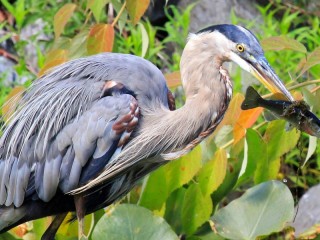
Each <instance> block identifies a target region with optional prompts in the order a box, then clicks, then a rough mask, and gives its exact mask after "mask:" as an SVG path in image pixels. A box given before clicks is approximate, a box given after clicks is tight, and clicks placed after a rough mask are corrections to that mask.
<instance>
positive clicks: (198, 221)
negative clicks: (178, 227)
mask: <svg viewBox="0 0 320 240" xmlns="http://www.w3.org/2000/svg"><path fill="white" fill-rule="evenodd" d="M211 213H212V201H211V197H210V195H204V194H202V192H201V189H200V186H199V185H198V184H197V183H194V184H191V185H190V186H189V188H188V189H187V191H186V193H185V197H184V201H183V205H182V214H181V216H182V219H181V220H182V228H183V231H184V232H185V233H186V234H187V235H191V234H192V233H194V232H195V231H196V230H197V229H198V227H200V226H201V225H202V224H203V223H205V222H206V221H207V220H208V219H209V217H210V215H211Z"/></svg>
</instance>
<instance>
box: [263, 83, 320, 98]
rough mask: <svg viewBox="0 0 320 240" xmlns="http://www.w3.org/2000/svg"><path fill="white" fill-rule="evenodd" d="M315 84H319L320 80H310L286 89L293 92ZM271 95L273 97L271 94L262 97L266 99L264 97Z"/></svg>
mask: <svg viewBox="0 0 320 240" xmlns="http://www.w3.org/2000/svg"><path fill="white" fill-rule="evenodd" d="M316 83H320V79H316V80H310V81H306V82H303V83H299V84H297V85H294V86H292V87H288V90H294V89H297V88H301V87H305V86H308V85H311V84H316ZM272 95H273V93H269V94H265V95H263V96H262V97H263V98H266V97H271V96H272Z"/></svg>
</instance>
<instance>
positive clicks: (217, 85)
mask: <svg viewBox="0 0 320 240" xmlns="http://www.w3.org/2000/svg"><path fill="white" fill-rule="evenodd" d="M201 44H202V45H201ZM201 46H202V47H203V48H208V46H205V44H203V43H200V45H199V44H195V43H194V42H191V43H190V41H189V43H188V44H187V46H186V47H185V49H184V52H183V54H182V58H181V65H180V70H181V77H182V82H183V87H184V89H185V94H186V104H185V105H184V106H183V107H182V108H180V109H178V110H177V111H175V112H174V115H175V116H174V118H171V119H183V122H184V125H185V126H184V127H185V128H187V129H188V130H187V131H183V132H184V133H186V134H188V136H184V139H187V142H185V143H183V144H182V146H183V145H185V146H184V151H180V153H181V155H183V154H184V153H185V152H186V151H187V150H188V149H189V148H190V149H192V148H193V147H194V146H195V145H197V144H198V143H200V142H201V141H202V140H203V139H204V138H205V137H207V136H208V135H209V134H211V133H212V132H213V131H214V129H215V128H216V126H217V125H218V124H219V122H220V121H221V120H222V118H223V116H224V113H225V111H226V110H227V107H228V105H229V101H230V99H231V96H232V84H231V81H230V78H229V75H228V72H227V71H226V70H225V69H224V68H223V67H222V63H223V62H224V60H225V58H224V57H221V56H222V55H221V54H220V53H219V52H214V51H211V52H208V51H206V50H205V49H201ZM213 49H215V48H213ZM173 124H174V123H173ZM176 124H177V126H176V129H179V126H178V124H179V122H177V123H176ZM180 124H181V122H180ZM177 156H178V154H177ZM175 157H176V156H175Z"/></svg>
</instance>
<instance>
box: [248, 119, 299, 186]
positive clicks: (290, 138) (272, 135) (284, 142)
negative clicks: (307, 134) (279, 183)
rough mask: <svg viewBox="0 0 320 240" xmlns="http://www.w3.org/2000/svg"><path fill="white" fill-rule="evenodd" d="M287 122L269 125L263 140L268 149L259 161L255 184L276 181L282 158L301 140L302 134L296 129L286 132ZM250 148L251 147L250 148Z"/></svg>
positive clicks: (279, 121) (281, 121)
mask: <svg viewBox="0 0 320 240" xmlns="http://www.w3.org/2000/svg"><path fill="white" fill-rule="evenodd" d="M285 124H286V122H285V121H283V120H276V121H272V122H270V123H269V125H268V127H267V130H266V133H265V135H264V136H263V139H264V141H265V143H266V145H267V149H266V151H265V153H266V154H264V156H265V157H263V155H262V159H257V160H256V161H257V171H256V172H255V176H254V177H255V179H254V181H255V183H260V182H264V181H267V180H271V179H275V178H276V176H277V174H278V172H279V168H280V157H281V156H282V155H283V154H285V153H287V152H289V151H290V150H291V149H293V148H294V147H295V146H296V145H297V142H298V140H299V137H300V132H299V131H298V130H296V129H292V130H291V131H285ZM249 148H250V146H249Z"/></svg>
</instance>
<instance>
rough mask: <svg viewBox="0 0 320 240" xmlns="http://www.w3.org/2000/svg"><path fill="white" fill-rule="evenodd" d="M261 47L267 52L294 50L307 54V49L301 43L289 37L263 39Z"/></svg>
mask: <svg viewBox="0 0 320 240" xmlns="http://www.w3.org/2000/svg"><path fill="white" fill-rule="evenodd" d="M261 45H262V47H263V49H264V50H265V51H268V50H272V51H280V50H285V49H289V50H294V51H297V52H302V53H306V52H307V49H306V47H305V46H304V45H303V44H302V43H300V42H299V41H297V40H295V39H293V38H289V37H287V36H274V37H269V38H266V39H263V40H262V41H261Z"/></svg>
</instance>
